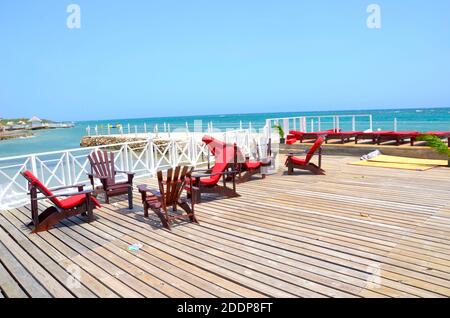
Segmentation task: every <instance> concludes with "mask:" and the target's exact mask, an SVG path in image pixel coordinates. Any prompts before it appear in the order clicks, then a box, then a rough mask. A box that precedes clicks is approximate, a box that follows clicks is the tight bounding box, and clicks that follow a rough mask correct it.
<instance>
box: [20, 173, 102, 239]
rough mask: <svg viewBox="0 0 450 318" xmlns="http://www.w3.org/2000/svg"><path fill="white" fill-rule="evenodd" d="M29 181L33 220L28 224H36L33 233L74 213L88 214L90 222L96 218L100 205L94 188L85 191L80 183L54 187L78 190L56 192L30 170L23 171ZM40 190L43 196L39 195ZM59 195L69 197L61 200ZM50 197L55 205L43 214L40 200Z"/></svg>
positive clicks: (47, 227)
mask: <svg viewBox="0 0 450 318" xmlns="http://www.w3.org/2000/svg"><path fill="white" fill-rule="evenodd" d="M21 174H22V176H24V177H25V179H27V181H28V189H29V191H30V198H31V218H32V222H31V223H30V224H28V226H32V225H33V226H34V228H33V230H32V233H37V232H41V231H47V230H49V229H50V228H51V227H52V226H54V225H55V224H56V223H58V222H59V221H61V220H63V219H66V218H69V217H71V216H74V215H78V214H81V215H83V216H87V218H88V222H90V221H92V220H94V212H93V210H94V209H95V208H96V207H100V204H99V203H98V201H97V200H96V199H95V198H94V197H93V196H91V194H92V192H93V191H92V190H87V191H84V190H83V188H84V185H82V184H78V185H73V186H65V187H59V188H56V189H53V191H59V190H63V189H70V188H77V189H78V192H72V193H61V194H57V195H56V194H54V193H53V192H52V191H50V190H49V189H48V188H47V187H46V186H44V184H43V183H42V182H41V181H39V179H38V178H36V177H35V176H34V175H33V173H31V172H30V171H28V170H27V171H25V172H23V173H21ZM38 192H40V193H41V194H43V196H40V197H38ZM58 197H67V198H66V199H62V200H60V199H59V198H58ZM43 199H49V200H50V201H51V202H52V203H53V204H54V206H51V207H48V208H46V209H45V210H44V211H43V212H42V213H41V214H39V210H38V201H39V200H43Z"/></svg>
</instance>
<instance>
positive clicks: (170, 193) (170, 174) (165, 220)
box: [138, 166, 198, 230]
mask: <svg viewBox="0 0 450 318" xmlns="http://www.w3.org/2000/svg"><path fill="white" fill-rule="evenodd" d="M192 169H193V168H189V167H187V166H184V167H179V166H178V167H176V168H175V170H173V169H172V168H170V169H169V170H167V175H166V179H164V178H163V173H162V171H158V172H157V176H158V185H159V191H156V190H154V189H152V188H149V187H148V186H147V185H139V186H138V189H139V192H140V193H141V197H142V203H143V205H144V216H145V217H148V210H149V209H151V210H153V212H155V213H156V215H157V216H158V217H159V219H160V220H161V223H162V224H163V226H164V227H165V228H167V229H168V230H170V229H171V223H172V222H173V221H174V220H176V219H180V218H189V219H190V220H191V221H192V222H194V223H198V221H197V218H196V217H195V214H194V200H195V196H192V199H191V205H189V203H188V200H187V199H185V198H181V193H182V192H183V189H184V188H185V183H186V178H189V177H190V175H191V173H192ZM180 171H181V173H180ZM189 190H190V192H191V193H192V192H195V191H194V189H193V186H192V184H190V187H189ZM178 206H179V207H180V208H182V209H183V210H184V211H185V212H186V214H176V215H174V214H169V209H170V208H172V211H173V212H176V211H177V207H178Z"/></svg>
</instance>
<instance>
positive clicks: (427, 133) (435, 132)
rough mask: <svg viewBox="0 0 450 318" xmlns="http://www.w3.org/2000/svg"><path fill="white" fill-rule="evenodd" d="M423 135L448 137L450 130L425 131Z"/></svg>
mask: <svg viewBox="0 0 450 318" xmlns="http://www.w3.org/2000/svg"><path fill="white" fill-rule="evenodd" d="M422 135H434V136H437V137H448V136H450V132H448V131H428V132H426V133H423V134H422Z"/></svg>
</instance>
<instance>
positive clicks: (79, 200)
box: [60, 194, 101, 210]
mask: <svg viewBox="0 0 450 318" xmlns="http://www.w3.org/2000/svg"><path fill="white" fill-rule="evenodd" d="M91 201H92V203H94V205H95V206H96V207H98V208H100V207H101V206H100V203H99V202H98V201H97V199H96V198H94V197H91ZM60 202H61V208H63V209H65V210H67V209H71V208H74V207H76V206H79V205H81V204H83V203H84V202H86V194H76V195H73V196H71V197H68V198H67V199H64V200H61V201H60Z"/></svg>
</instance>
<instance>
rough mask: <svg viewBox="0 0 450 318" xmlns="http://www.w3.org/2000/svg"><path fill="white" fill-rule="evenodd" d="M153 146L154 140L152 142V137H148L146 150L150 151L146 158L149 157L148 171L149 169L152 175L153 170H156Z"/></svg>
mask: <svg viewBox="0 0 450 318" xmlns="http://www.w3.org/2000/svg"><path fill="white" fill-rule="evenodd" d="M154 147H155V144H154V142H153V139H149V140H148V152H150V154H149V156H148V158H149V169H150V171H151V174H152V175H154V174H155V172H156V171H155V170H156V167H155V161H156V160H155V159H156V158H155V149H154Z"/></svg>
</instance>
